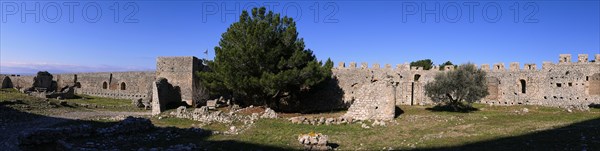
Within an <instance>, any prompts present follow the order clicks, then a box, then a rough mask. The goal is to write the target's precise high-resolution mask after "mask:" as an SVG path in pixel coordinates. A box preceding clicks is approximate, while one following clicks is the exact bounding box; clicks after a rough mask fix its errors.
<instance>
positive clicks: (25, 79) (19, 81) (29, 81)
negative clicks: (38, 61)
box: [9, 75, 35, 89]
mask: <svg viewBox="0 0 600 151" xmlns="http://www.w3.org/2000/svg"><path fill="white" fill-rule="evenodd" d="M34 77H35V76H32V75H28V76H19V75H10V76H9V78H10V81H11V82H12V84H13V87H14V88H17V89H23V88H29V87H31V86H33V82H34V80H33V78H34Z"/></svg>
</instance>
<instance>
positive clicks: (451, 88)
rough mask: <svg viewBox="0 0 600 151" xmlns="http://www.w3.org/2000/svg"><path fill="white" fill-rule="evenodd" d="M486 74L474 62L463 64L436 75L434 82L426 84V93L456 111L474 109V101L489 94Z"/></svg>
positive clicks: (440, 103) (441, 104)
mask: <svg viewBox="0 0 600 151" xmlns="http://www.w3.org/2000/svg"><path fill="white" fill-rule="evenodd" d="M485 76H486V72H485V71H483V70H481V69H477V68H476V67H475V65H474V64H471V63H467V64H463V65H460V66H459V67H458V69H457V70H453V71H447V72H444V73H439V74H438V75H436V76H435V78H434V81H433V82H430V83H427V84H425V94H426V95H427V96H428V97H429V98H431V100H432V101H433V102H437V103H439V104H438V105H440V106H447V107H450V108H451V109H452V110H454V111H461V110H463V111H464V110H468V109H472V107H471V104H472V103H473V102H475V101H477V100H479V99H481V98H483V97H485V96H487V95H488V94H489V93H488V90H487V85H486V80H485ZM463 102H466V104H465V103H463Z"/></svg>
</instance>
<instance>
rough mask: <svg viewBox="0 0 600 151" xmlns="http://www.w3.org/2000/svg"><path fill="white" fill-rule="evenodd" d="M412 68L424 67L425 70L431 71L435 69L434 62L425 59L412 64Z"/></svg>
mask: <svg viewBox="0 0 600 151" xmlns="http://www.w3.org/2000/svg"><path fill="white" fill-rule="evenodd" d="M410 66H411V67H423V70H429V69H431V67H433V62H432V61H431V59H423V60H417V61H413V62H410Z"/></svg>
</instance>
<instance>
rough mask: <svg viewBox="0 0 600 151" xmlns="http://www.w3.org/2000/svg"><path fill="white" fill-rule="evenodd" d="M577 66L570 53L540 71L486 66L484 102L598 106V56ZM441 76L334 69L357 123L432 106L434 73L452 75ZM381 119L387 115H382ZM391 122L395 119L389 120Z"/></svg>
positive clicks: (401, 68) (409, 70)
mask: <svg viewBox="0 0 600 151" xmlns="http://www.w3.org/2000/svg"><path fill="white" fill-rule="evenodd" d="M577 58H578V59H577V62H572V61H571V55H570V54H561V55H560V56H559V62H558V64H553V63H551V62H544V63H543V64H542V69H537V67H536V65H535V64H525V65H524V68H521V65H520V64H519V63H518V62H512V63H510V64H509V68H508V70H507V69H506V68H505V65H504V64H503V63H497V64H494V65H493V66H492V67H491V68H490V65H489V64H482V65H480V66H479V67H480V68H481V69H482V70H484V71H487V81H488V82H487V83H488V91H489V93H490V95H488V96H487V97H486V98H484V99H482V100H481V101H480V103H486V104H491V105H519V104H529V105H543V106H552V107H566V106H581V105H585V106H587V105H589V104H591V103H600V54H596V55H595V62H588V55H587V54H579V55H578V57H577ZM444 68H445V70H443V71H440V70H439V69H438V67H437V66H434V67H433V68H432V69H430V70H422V69H421V68H420V67H410V65H409V64H398V65H396V67H395V68H392V66H391V65H389V64H386V65H385V66H384V67H381V66H380V65H379V64H374V65H372V66H371V68H369V66H368V64H367V63H361V66H360V67H357V64H356V63H354V62H351V63H350V64H349V66H346V64H345V63H344V62H340V63H339V64H338V66H337V68H335V69H333V76H334V78H335V79H337V81H338V83H339V87H340V88H341V89H342V90H343V92H344V94H343V98H342V99H343V101H344V102H346V103H349V104H352V106H350V108H349V109H348V112H347V114H346V116H350V117H354V118H357V119H391V118H393V114H389V113H393V111H392V112H389V110H390V108H391V107H389V106H388V105H389V104H394V105H396V106H398V105H426V104H434V102H432V101H431V100H430V99H429V98H428V97H427V96H426V95H425V91H424V86H425V84H426V83H428V82H431V81H433V80H434V77H435V75H436V74H439V73H443V72H445V71H449V70H454V67H453V66H445V67H444ZM382 114H383V115H382ZM390 117H391V118H390Z"/></svg>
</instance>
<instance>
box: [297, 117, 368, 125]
mask: <svg viewBox="0 0 600 151" xmlns="http://www.w3.org/2000/svg"><path fill="white" fill-rule="evenodd" d="M288 120H289V121H290V122H292V123H294V124H307V125H340V124H352V123H354V122H358V120H354V119H353V118H351V117H338V118H325V117H309V118H307V117H303V116H297V117H292V118H289V119H288Z"/></svg>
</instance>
